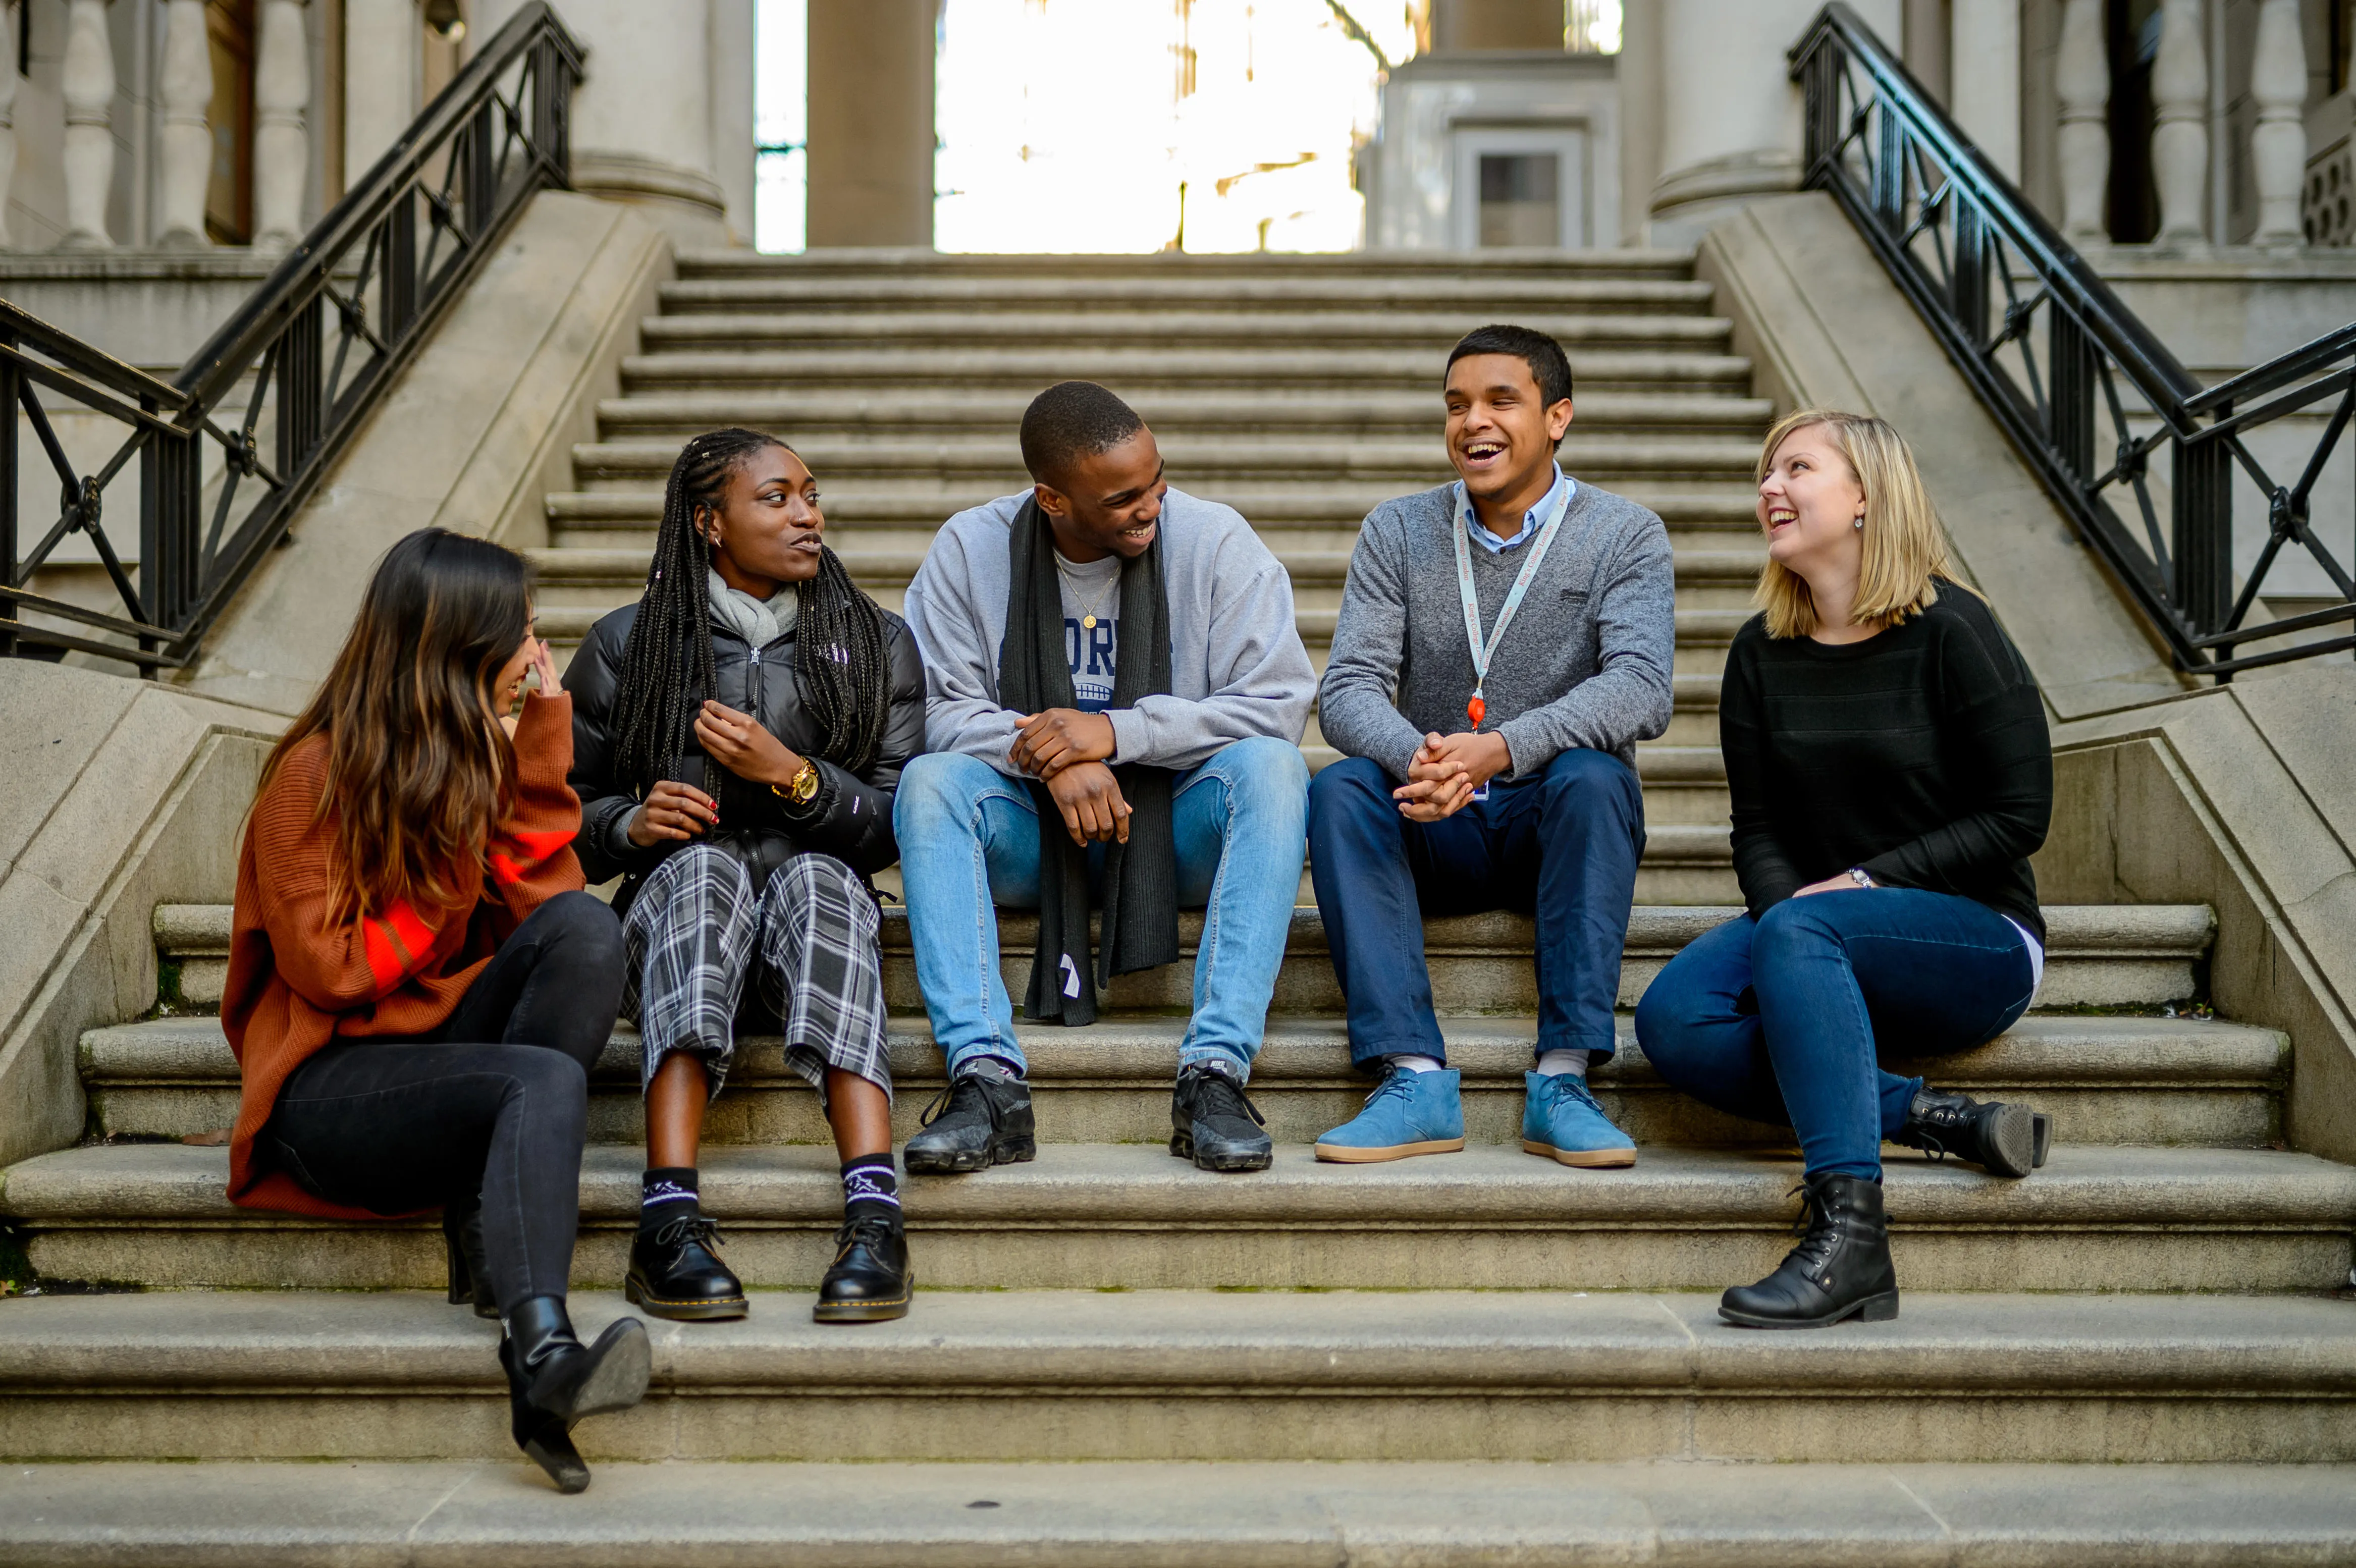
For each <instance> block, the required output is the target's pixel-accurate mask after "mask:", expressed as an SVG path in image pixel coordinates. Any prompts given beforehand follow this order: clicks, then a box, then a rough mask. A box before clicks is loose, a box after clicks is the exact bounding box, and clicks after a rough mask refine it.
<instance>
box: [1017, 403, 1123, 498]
mask: <svg viewBox="0 0 2356 1568" xmlns="http://www.w3.org/2000/svg"><path fill="white" fill-rule="evenodd" d="M1144 428H1145V421H1143V420H1141V419H1139V418H1138V417H1137V411H1136V410H1135V409H1132V408H1130V406H1129V405H1128V404H1127V403H1124V402H1122V401H1121V400H1119V398H1117V397H1115V396H1114V395H1113V394H1112V393H1110V392H1108V391H1107V390H1106V389H1104V388H1102V387H1099V386H1098V385H1097V384H1096V383H1095V382H1094V381H1058V382H1056V383H1055V385H1054V386H1052V387H1050V388H1048V389H1046V390H1045V391H1044V392H1042V393H1040V394H1039V395H1038V396H1037V397H1035V398H1033V399H1032V400H1031V406H1030V407H1029V408H1027V409H1025V410H1023V467H1025V468H1027V469H1029V470H1030V471H1031V477H1032V478H1033V479H1034V480H1036V481H1037V482H1038V483H1040V484H1042V485H1055V484H1057V483H1059V482H1060V481H1061V480H1062V479H1063V477H1064V476H1065V475H1066V474H1069V473H1070V472H1071V469H1072V464H1075V463H1077V462H1079V461H1080V460H1081V459H1082V458H1087V457H1094V456H1095V455H1096V454H1097V453H1099V452H1109V451H1111V450H1112V449H1113V448H1114V447H1116V446H1119V444H1120V443H1122V442H1124V441H1127V440H1128V439H1129V438H1130V436H1133V435H1135V434H1136V433H1137V432H1139V431H1141V430H1143V429H1144Z"/></svg>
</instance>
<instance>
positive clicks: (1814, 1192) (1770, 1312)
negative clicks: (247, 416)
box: [1718, 1176, 1898, 1328]
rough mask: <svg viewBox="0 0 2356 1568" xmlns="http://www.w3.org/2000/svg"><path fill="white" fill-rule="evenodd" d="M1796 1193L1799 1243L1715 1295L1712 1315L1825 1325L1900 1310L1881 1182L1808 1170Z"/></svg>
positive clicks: (1876, 1318) (1881, 1318)
mask: <svg viewBox="0 0 2356 1568" xmlns="http://www.w3.org/2000/svg"><path fill="white" fill-rule="evenodd" d="M1793 1190H1794V1191H1795V1192H1798V1193H1800V1194H1801V1198H1800V1223H1801V1226H1802V1234H1801V1238H1800V1244H1799V1245H1798V1246H1796V1247H1794V1248H1793V1249H1792V1253H1791V1255H1790V1256H1789V1257H1786V1258H1785V1259H1784V1260H1783V1265H1782V1266H1781V1267H1779V1268H1777V1269H1776V1271H1775V1272H1774V1273H1773V1274H1771V1275H1768V1276H1767V1277H1766V1278H1765V1279H1762V1280H1761V1281H1760V1282H1759V1283H1758V1284H1757V1285H1736V1286H1735V1287H1734V1288H1733V1289H1732V1290H1730V1291H1728V1292H1727V1293H1726V1294H1725V1295H1724V1296H1720V1297H1719V1302H1718V1315H1719V1317H1723V1318H1725V1319H1726V1320H1727V1321H1728V1322H1729V1323H1735V1324H1740V1326H1741V1327H1743V1328H1826V1327H1828V1326H1830V1325H1832V1324H1835V1323H1838V1322H1840V1321H1841V1320H1842V1319H1844V1318H1847V1317H1855V1318H1857V1319H1858V1320H1859V1321H1860V1322H1865V1323H1886V1322H1888V1321H1889V1320H1890V1318H1892V1317H1897V1316H1898V1271H1897V1270H1896V1269H1895V1268H1893V1267H1891V1266H1890V1221H1889V1218H1888V1217H1887V1216H1886V1215H1884V1214H1883V1213H1882V1211H1881V1183H1879V1182H1878V1181H1869V1180H1867V1179H1865V1178H1864V1177H1861V1176H1811V1177H1809V1178H1808V1179H1806V1181H1805V1182H1804V1183H1803V1184H1802V1185H1801V1186H1799V1187H1796V1188H1794V1189H1793Z"/></svg>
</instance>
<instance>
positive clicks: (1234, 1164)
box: [1170, 1065, 1276, 1170]
mask: <svg viewBox="0 0 2356 1568" xmlns="http://www.w3.org/2000/svg"><path fill="white" fill-rule="evenodd" d="M1267 1125H1268V1118H1267V1117H1265V1116H1263V1115H1260V1114H1259V1107H1258V1106H1257V1105H1255V1104H1252V1103H1251V1102H1250V1101H1249V1100H1248V1099H1246V1098H1245V1097H1244V1086H1243V1085H1242V1084H1240V1083H1237V1082H1236V1081H1235V1080H1234V1079H1232V1078H1230V1077H1228V1076H1227V1075H1226V1073H1224V1072H1220V1071H1219V1070H1218V1069H1216V1068H1215V1067H1204V1066H1201V1065H1196V1066H1192V1067H1185V1068H1181V1069H1180V1070H1179V1072H1178V1082H1177V1084H1176V1085H1175V1086H1174V1087H1173V1089H1172V1090H1171V1091H1170V1152H1171V1153H1172V1154H1174V1155H1176V1156H1177V1157H1179V1158H1180V1159H1191V1160H1193V1161H1194V1165H1195V1168H1197V1169H1201V1170H1266V1169H1267V1168H1268V1167H1269V1161H1270V1160H1272V1159H1273V1158H1275V1157H1276V1151H1275V1147H1274V1146H1273V1145H1272V1144H1271V1143H1270V1142H1269V1136H1268V1133H1267V1132H1266V1131H1265V1128H1266V1127H1267Z"/></svg>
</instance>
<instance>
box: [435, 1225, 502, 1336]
mask: <svg viewBox="0 0 2356 1568" xmlns="http://www.w3.org/2000/svg"><path fill="white" fill-rule="evenodd" d="M442 1245H443V1246H444V1248H445V1249H446V1250H447V1251H448V1253H449V1273H450V1305H451V1306H453V1307H464V1306H466V1303H468V1302H470V1301H471V1302H473V1303H474V1304H475V1316H476V1317H498V1315H499V1304H498V1300H497V1299H495V1298H494V1297H493V1296H492V1295H491V1269H490V1264H489V1263H488V1262H487V1260H486V1259H485V1258H484V1256H483V1206H482V1205H481V1204H480V1203H476V1204H472V1205H470V1206H469V1207H467V1208H466V1209H463V1210H461V1209H444V1211H442Z"/></svg>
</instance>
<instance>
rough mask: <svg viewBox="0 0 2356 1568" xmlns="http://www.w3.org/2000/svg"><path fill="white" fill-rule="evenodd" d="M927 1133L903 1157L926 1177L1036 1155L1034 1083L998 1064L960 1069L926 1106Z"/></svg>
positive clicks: (914, 1171)
mask: <svg viewBox="0 0 2356 1568" xmlns="http://www.w3.org/2000/svg"><path fill="white" fill-rule="evenodd" d="M922 1125H923V1126H924V1129H925V1130H924V1131H922V1132H920V1133H918V1134H917V1135H916V1136H915V1137H912V1138H910V1139H909V1140H908V1144H907V1147H906V1148H905V1149H904V1150H902V1152H901V1159H902V1161H903V1163H905V1165H906V1166H907V1168H908V1170H909V1171H910V1172H911V1173H912V1174H915V1175H920V1176H949V1175H953V1174H955V1173H957V1172H958V1171H965V1170H987V1169H989V1168H991V1166H993V1165H1013V1164H1016V1163H1018V1162H1019V1161H1022V1160H1026V1159H1035V1158H1037V1157H1038V1154H1039V1139H1038V1133H1037V1129H1036V1126H1035V1125H1034V1124H1033V1121H1032V1119H1031V1085H1030V1084H1028V1083H1024V1082H1023V1080H1022V1079H1020V1078H1017V1077H1015V1076H1014V1075H1013V1074H1012V1072H1006V1071H1004V1070H1003V1069H1001V1068H997V1067H995V1066H994V1065H993V1066H991V1067H985V1068H981V1069H979V1070H977V1071H974V1072H960V1073H958V1075H957V1077H956V1078H955V1079H953V1080H952V1081H951V1082H950V1083H949V1086H948V1088H946V1089H944V1090H942V1091H941V1092H940V1093H939V1094H938V1095H937V1096H935V1098H934V1100H933V1103H932V1104H929V1105H927V1106H926V1107H925V1115H924V1117H923V1121H922Z"/></svg>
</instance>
